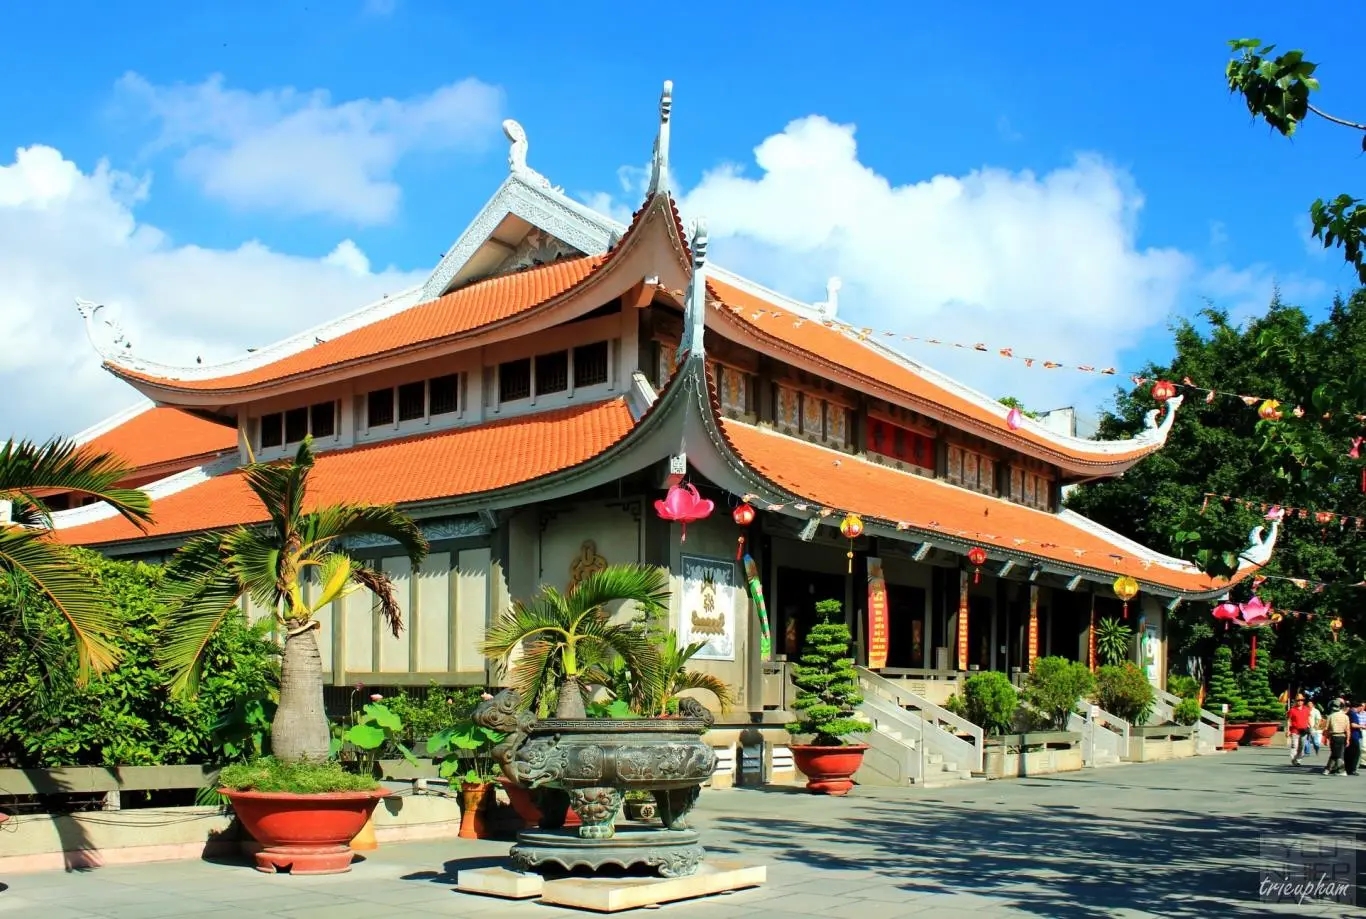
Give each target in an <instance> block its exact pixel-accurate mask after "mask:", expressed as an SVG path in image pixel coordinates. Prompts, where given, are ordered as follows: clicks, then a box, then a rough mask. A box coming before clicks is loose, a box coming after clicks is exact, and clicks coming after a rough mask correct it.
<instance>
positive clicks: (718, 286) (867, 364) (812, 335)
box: [708, 278, 1153, 465]
mask: <svg viewBox="0 0 1366 919" xmlns="http://www.w3.org/2000/svg"><path fill="white" fill-rule="evenodd" d="M708 284H709V285H710V287H711V289H712V291H713V293H714V294H715V295H716V296H717V297H718V298H719V299H720V300H721V301H722V302H723V303H724V304H726V305H727V306H729V307H732V309H731V310H727V311H725V312H727V313H729V314H730V315H731V316H733V317H734V318H735V319H738V320H739V321H740V322H741V323H743V324H744V325H745V326H746V327H748V328H749V329H750V330H752V331H755V332H758V333H759V334H761V335H763V336H767V337H769V338H772V339H777V340H778V341H779V342H781V343H782V344H785V345H788V346H790V347H793V348H797V349H799V350H801V351H803V352H805V353H806V354H808V355H811V356H813V357H815V358H817V359H823V360H825V361H828V362H829V363H832V364H835V365H837V366H839V367H840V368H842V369H844V370H846V371H848V372H851V373H854V374H856V375H858V376H860V377H863V378H864V379H866V380H869V381H872V382H873V383H881V384H884V385H886V386H890V387H893V388H894V389H896V390H899V391H900V392H903V393H906V394H907V395H909V396H911V397H912V398H915V399H919V400H922V401H924V402H926V403H930V404H933V405H936V406H940V407H941V408H946V409H948V410H949V411H950V412H952V413H953V414H955V415H959V416H962V417H965V418H969V419H972V420H973V421H977V422H980V423H983V424H987V425H990V426H991V427H992V428H993V429H997V430H999V431H1000V437H1001V438H1002V439H1003V440H1008V439H1016V438H1018V439H1022V440H1025V441H1028V442H1030V443H1032V444H1034V445H1036V446H1040V447H1043V448H1044V449H1045V450H1048V451H1049V452H1052V453H1060V454H1062V455H1064V456H1067V457H1069V458H1071V459H1073V460H1075V461H1078V462H1081V463H1084V464H1101V465H1112V464H1114V463H1117V462H1123V461H1125V460H1129V459H1134V458H1136V457H1141V456H1144V455H1146V454H1148V453H1151V452H1152V450H1153V448H1152V447H1144V446H1136V447H1135V448H1134V449H1133V450H1132V451H1129V452H1121V453H1108V454H1104V455H1098V454H1094V453H1089V452H1085V451H1076V450H1069V449H1068V448H1066V447H1063V446H1061V445H1059V444H1058V443H1056V442H1054V441H1051V440H1048V439H1046V438H1044V437H1041V436H1040V435H1039V434H1038V433H1037V432H1035V431H1032V430H1030V429H1029V428H1027V427H1022V428H1020V429H1019V430H1016V431H1010V430H1009V429H1007V428H1006V427H1005V425H1004V423H1003V422H1002V419H1001V417H1000V416H998V415H994V414H992V413H991V412H990V411H988V410H987V409H986V408H984V407H982V406H981V405H978V404H977V403H975V402H973V401H971V400H969V399H966V398H964V397H963V396H960V395H958V394H957V393H954V392H951V391H949V390H948V389H946V388H944V387H943V386H941V385H940V384H938V383H936V382H934V381H933V380H929V379H926V378H925V377H923V376H921V375H920V374H918V373H916V372H915V371H914V370H912V369H911V368H910V367H908V366H906V365H905V364H903V363H901V362H899V361H897V360H895V359H893V358H891V357H889V356H887V355H886V354H883V353H881V352H880V351H878V350H876V349H873V348H870V347H868V346H866V345H864V344H862V343H860V342H858V341H857V340H855V339H852V338H850V337H849V336H848V335H846V334H845V333H843V332H841V331H840V330H839V329H837V328H831V327H829V326H826V325H824V324H823V323H822V322H821V321H820V320H816V319H801V318H800V317H793V316H790V315H781V316H779V318H776V319H775V318H774V317H773V315H772V312H774V311H775V307H774V304H772V303H770V302H769V301H767V300H764V299H762V298H760V297H758V296H755V295H754V294H751V293H748V292H746V291H744V290H741V289H740V288H738V287H734V286H732V285H730V284H727V283H725V282H724V281H718V280H716V279H714V278H712V279H709V280H708ZM778 312H780V313H781V312H784V311H781V310H779V311H778Z"/></svg>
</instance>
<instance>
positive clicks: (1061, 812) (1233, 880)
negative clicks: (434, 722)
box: [0, 747, 1366, 919]
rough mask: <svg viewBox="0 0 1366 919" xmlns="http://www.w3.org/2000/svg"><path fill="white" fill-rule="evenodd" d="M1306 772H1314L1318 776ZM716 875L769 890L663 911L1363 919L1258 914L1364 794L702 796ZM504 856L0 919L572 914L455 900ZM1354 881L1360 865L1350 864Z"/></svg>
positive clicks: (1271, 753)
mask: <svg viewBox="0 0 1366 919" xmlns="http://www.w3.org/2000/svg"><path fill="white" fill-rule="evenodd" d="M1321 760H1322V757H1320V766H1321V765H1322V762H1321ZM697 822H698V824H699V825H700V827H701V828H702V829H703V830H704V831H705V833H706V839H707V842H708V848H709V849H710V850H711V851H712V852H714V853H716V854H717V856H718V857H724V858H731V859H735V860H743V861H753V862H759V863H764V864H767V865H768V866H769V882H768V884H767V885H766V886H764V887H762V888H759V889H756V890H749V891H740V892H736V893H733V894H730V895H728V896H724V897H717V898H712V899H708V900H705V901H692V902H684V903H676V904H672V905H668V906H664V907H661V908H660V910H659V912H662V913H668V914H670V915H676V916H706V917H707V919H726V917H753V919H759V917H765V916H774V917H776V916H808V915H809V916H828V917H849V919H892V917H899V916H927V917H929V916H933V917H936V919H955V917H967V916H969V915H975V916H1032V917H1039V916H1046V917H1059V919H1070V917H1083V916H1086V917H1090V916H1097V917H1100V916H1105V917H1125V916H1220V917H1237V916H1257V915H1268V914H1277V913H1279V914H1287V915H1334V916H1337V915H1366V911H1357V910H1351V909H1344V908H1341V907H1327V908H1326V907H1323V906H1318V907H1310V906H1309V905H1305V906H1303V907H1299V908H1283V907H1282V908H1272V907H1269V906H1267V905H1265V904H1263V903H1261V902H1259V901H1258V897H1257V891H1258V885H1259V851H1260V846H1261V844H1262V842H1263V837H1264V835H1265V836H1266V837H1267V838H1269V839H1277V840H1284V839H1289V838H1294V837H1297V836H1298V837H1300V838H1303V839H1318V838H1325V837H1332V838H1334V839H1336V840H1339V841H1342V840H1347V841H1348V843H1349V845H1350V846H1352V847H1353V848H1354V847H1355V841H1354V834H1366V776H1364V777H1362V778H1350V777H1342V778H1338V777H1325V776H1322V775H1319V774H1316V773H1312V772H1311V771H1310V770H1309V769H1308V768H1304V767H1302V768H1300V769H1294V768H1292V767H1290V766H1289V764H1288V763H1287V762H1286V754H1285V751H1284V749H1283V748H1280V747H1277V748H1273V749H1265V750H1250V749H1246V748H1245V749H1243V750H1240V751H1238V752H1236V753H1232V754H1227V755H1224V756H1219V757H1203V758H1198V759H1194V760H1184V761H1179V762H1172V763H1156V764H1148V765H1134V766H1118V767H1112V768H1108V769H1098V770H1086V771H1084V772H1081V773H1073V774H1071V775H1068V776H1063V777H1041V778H1034V779H1021V780H1013V781H999V782H989V783H986V782H982V783H973V784H970V785H964V786H959V787H955V788H945V789H937V790H921V789H909V788H908V789H865V788H860V789H856V790H855V791H854V793H853V794H851V795H850V797H848V798H846V799H843V800H837V799H830V798H822V797H814V796H810V795H806V794H804V793H801V792H800V791H798V790H796V789H787V788H782V789H770V790H762V791H760V790H739V789H737V790H732V791H715V792H704V793H703V795H702V804H701V806H700V814H699V819H698V821H697ZM506 851H507V844H506V843H501V842H472V841H465V840H454V839H452V840H445V841H441V842H426V843H411V844H406V845H390V846H384V847H382V848H381V849H380V850H379V851H377V852H373V853H371V854H370V856H369V857H368V858H367V859H366V860H365V861H364V862H358V863H357V864H356V866H355V868H354V870H353V871H352V872H351V873H350V874H348V875H344V876H334V877H313V878H308V877H297V878H294V877H287V876H275V877H272V876H267V875H263V874H258V873H257V872H255V871H252V870H250V869H248V868H245V867H242V866H241V865H231V864H214V863H209V862H203V861H189V862H167V863H157V864H148V865H138V866H120V867H112V868H105V869H100V870H95V871H88V872H83V873H61V872H50V873H45V874H33V875H18V876H14V877H9V878H3V879H0V881H3V882H4V885H7V889H6V890H4V891H3V892H0V916H3V917H9V916H33V917H35V919H91V917H108V919H158V917H173V916H196V917H206V919H207V917H214V919H217V917H224V919H226V917H229V916H233V917H242V916H253V917H255V916H261V917H293V919H352V917H389V916H395V917H398V916H412V917H426V916H466V915H468V916H484V915H488V916H490V917H493V916H497V917H504V916H506V917H542V919H545V917H550V919H553V917H555V916H557V915H571V914H573V915H584V914H582V913H571V911H567V910H561V909H559V908H556V907H550V906H545V905H540V904H536V903H520V904H514V903H508V902H505V901H499V900H490V899H484V898H479V897H473V896H469V895H465V894H461V893H458V892H455V891H454V890H453V889H452V887H453V884H454V883H455V876H456V874H457V872H459V871H460V870H462V869H465V868H472V867H482V866H486V865H492V864H497V863H498V862H499V861H500V857H501V856H502V855H503V854H505V853H506ZM1363 866H1366V859H1363Z"/></svg>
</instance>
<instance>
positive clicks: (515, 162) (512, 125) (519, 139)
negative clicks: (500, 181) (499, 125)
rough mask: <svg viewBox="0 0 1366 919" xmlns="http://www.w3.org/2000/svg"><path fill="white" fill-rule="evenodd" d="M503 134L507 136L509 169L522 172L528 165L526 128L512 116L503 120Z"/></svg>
mask: <svg viewBox="0 0 1366 919" xmlns="http://www.w3.org/2000/svg"><path fill="white" fill-rule="evenodd" d="M503 135H504V136H505V137H507V139H508V143H509V144H511V146H509V147H508V169H509V170H510V171H512V172H521V171H523V170H525V169H526V168H527V167H526V146H527V144H526V130H525V129H524V128H523V127H522V126H521V125H520V124H518V123H517V122H516V121H514V120H513V119H511V118H508V119H506V120H505V121H504V122H503Z"/></svg>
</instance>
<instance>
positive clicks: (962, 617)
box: [958, 568, 970, 670]
mask: <svg viewBox="0 0 1366 919" xmlns="http://www.w3.org/2000/svg"><path fill="white" fill-rule="evenodd" d="M969 583H970V582H969V581H968V572H967V569H966V568H965V569H963V570H962V571H960V572H958V669H959V670H967V669H968V587H969Z"/></svg>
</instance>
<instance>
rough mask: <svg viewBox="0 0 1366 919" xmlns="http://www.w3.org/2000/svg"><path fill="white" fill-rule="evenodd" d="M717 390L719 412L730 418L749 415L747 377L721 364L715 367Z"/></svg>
mask: <svg viewBox="0 0 1366 919" xmlns="http://www.w3.org/2000/svg"><path fill="white" fill-rule="evenodd" d="M716 376H717V388H718V389H719V391H720V396H721V411H723V412H724V413H725V414H726V415H727V416H729V417H731V418H737V417H739V416H741V415H746V414H748V413H749V375H748V374H746V373H745V372H744V371H742V370H737V369H735V368H734V367H727V366H726V365H724V364H722V365H720V366H719V367H717V371H716Z"/></svg>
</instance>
